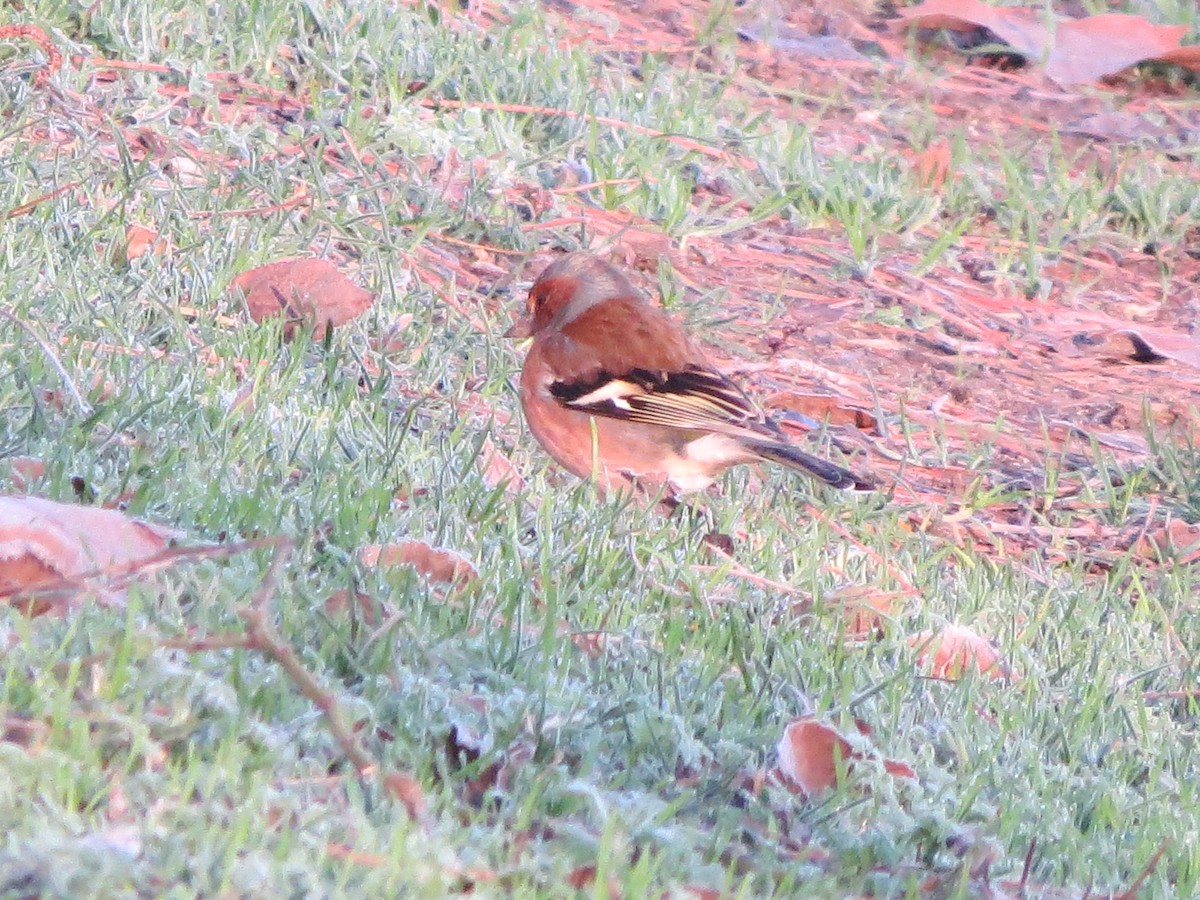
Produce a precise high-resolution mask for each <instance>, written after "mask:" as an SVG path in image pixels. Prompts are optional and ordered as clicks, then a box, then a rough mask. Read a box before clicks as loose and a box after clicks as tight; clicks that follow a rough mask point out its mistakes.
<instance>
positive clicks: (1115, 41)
mask: <svg viewBox="0 0 1200 900" xmlns="http://www.w3.org/2000/svg"><path fill="white" fill-rule="evenodd" d="M899 16H900V18H901V19H902V20H904V21H905V22H906V23H909V24H912V25H916V26H918V27H922V28H944V29H948V30H952V31H967V30H971V29H972V28H973V27H981V28H986V29H987V30H988V31H990V32H992V33H993V34H994V35H996V37H997V38H999V39H1000V40H1001V41H1003V42H1004V43H1006V44H1008V45H1009V46H1010V47H1012V48H1013V50H1015V51H1016V52H1017V53H1019V54H1021V55H1022V56H1024V57H1026V58H1027V59H1028V60H1029V61H1030V62H1032V63H1034V64H1040V65H1043V66H1044V71H1045V73H1046V75H1047V77H1049V78H1050V79H1052V80H1053V81H1055V82H1057V83H1058V84H1062V85H1070V84H1085V83H1088V82H1094V81H1098V80H1099V79H1101V78H1105V77H1107V76H1110V75H1115V74H1116V73H1118V72H1120V71H1122V70H1123V69H1127V68H1129V67H1130V66H1132V65H1136V64H1137V63H1140V62H1145V61H1147V60H1154V59H1159V60H1166V61H1168V62H1175V63H1177V64H1179V65H1185V66H1191V65H1194V64H1195V61H1196V60H1197V59H1200V52H1197V53H1192V52H1188V51H1190V49H1191V48H1183V47H1180V45H1179V42H1180V40H1181V39H1182V38H1183V36H1184V35H1185V34H1186V33H1187V30H1188V29H1187V26H1186V25H1155V24H1153V23H1152V22H1150V21H1148V20H1147V19H1145V18H1143V17H1142V16H1132V15H1124V14H1118V13H1105V14H1102V15H1097V16H1087V17H1085V18H1082V19H1060V18H1056V17H1053V16H1050V15H1047V14H1045V13H1044V12H1043V11H1042V10H1041V9H1035V8H1027V7H1003V6H988V5H987V4H986V3H983V2H981V0H925V2H924V3H921V4H919V5H917V6H914V7H912V8H910V9H904V10H900V11H899Z"/></svg>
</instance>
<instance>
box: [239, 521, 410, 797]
mask: <svg viewBox="0 0 1200 900" xmlns="http://www.w3.org/2000/svg"><path fill="white" fill-rule="evenodd" d="M291 550H292V544H291V542H290V541H281V542H280V544H279V545H278V546H277V548H276V550H275V556H274V558H273V559H272V560H271V565H270V567H269V568H268V569H267V574H266V575H265V576H263V580H262V583H261V584H260V585H259V587H258V590H256V591H255V592H254V596H253V597H251V598H250V602H249V603H248V604H247V605H246V606H243V607H241V608H240V609H238V610H237V614H238V616H239V617H240V618H241V619H242V621H243V622H245V623H246V636H247V639H248V645H249V647H250V648H251V649H254V650H258V651H260V652H262V653H264V654H266V655H267V656H268V657H270V658H271V659H273V660H274V661H275V662H276V663H278V664H279V667H280V668H281V669H283V671H284V672H285V673H286V674H287V676H288V677H289V678H290V679H291V680H292V681H293V682H294V683H295V685H296V686H297V687H298V688H299V689H300V693H301V694H303V695H304V696H305V697H307V698H308V699H309V700H310V701H312V703H313V705H314V706H316V707H317V709H319V710H320V711H321V714H322V715H323V716H324V717H325V721H326V723H328V726H329V731H330V733H331V734H332V735H333V738H334V740H335V741H336V742H337V744H338V746H339V747H341V749H342V753H343V754H345V756H346V758H347V759H348V760H350V762H351V764H353V766H354V768H355V769H357V770H358V774H359V775H360V776H362V777H364V778H365V777H373V778H378V780H379V782H380V784H381V785H382V786H383V787H384V789H385V790H386V791H387V792H388V793H390V794H391V795H392V796H393V797H395V798H396V799H397V800H399V801H400V802H401V803H403V804H404V807H405V809H406V810H407V811H408V814H409V816H410V817H412V818H413V819H416V820H420V819H421V818H422V817H423V816H424V813H425V801H424V797H423V795H422V794H421V791H420V786H419V784H418V782H417V781H416V779H415V778H413V777H412V776H410V775H407V774H404V773H401V772H388V773H384V772H382V771H381V770H380V768H379V765H378V764H377V763H376V761H375V760H374V759H372V757H371V755H370V754H369V753H368V752H367V751H366V749H364V747H363V746H362V744H361V743H360V742H359V740H358V736H357V735H356V734H355V733H354V729H353V728H352V727H351V726H350V725H349V724H348V723H347V721H346V718H345V716H344V715H343V714H342V708H341V706H340V704H339V703H338V700H337V697H336V696H335V695H334V694H333V692H332V691H329V690H326V689H325V687H323V686H322V685H321V683H320V681H318V680H317V677H316V676H315V675H313V673H312V672H310V671H308V669H306V668H305V667H304V665H303V663H301V662H300V659H299V657H298V656H297V655H296V651H295V650H293V649H292V646H291V645H290V644H289V643H287V641H285V640H284V639H283V637H282V636H280V634H279V633H278V632H277V631H276V630H275V626H274V625H273V624H272V622H271V616H270V607H271V601H272V600H273V599H274V596H275V590H276V587H277V586H278V581H279V573H280V571H281V570H282V568H283V563H284V561H286V559H287V558H288V556H289V555H290V554H291Z"/></svg>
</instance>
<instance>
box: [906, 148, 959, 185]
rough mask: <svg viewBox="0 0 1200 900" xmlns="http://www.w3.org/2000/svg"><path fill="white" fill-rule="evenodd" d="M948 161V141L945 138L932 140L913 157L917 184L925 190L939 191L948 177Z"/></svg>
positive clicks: (949, 154)
mask: <svg viewBox="0 0 1200 900" xmlns="http://www.w3.org/2000/svg"><path fill="white" fill-rule="evenodd" d="M950 163H951V153H950V142H949V141H948V140H946V139H945V138H942V139H941V140H937V141H934V142H933V143H932V144H930V145H929V146H928V147H926V148H925V149H924V150H922V151H921V152H920V153H918V154H917V155H916V157H915V158H914V159H913V163H912V168H913V175H914V176H915V177H916V180H917V184H918V185H919V186H921V187H923V188H925V189H927V190H934V191H940V190H941V189H942V187H943V186H945V184H946V179H947V178H949V177H950Z"/></svg>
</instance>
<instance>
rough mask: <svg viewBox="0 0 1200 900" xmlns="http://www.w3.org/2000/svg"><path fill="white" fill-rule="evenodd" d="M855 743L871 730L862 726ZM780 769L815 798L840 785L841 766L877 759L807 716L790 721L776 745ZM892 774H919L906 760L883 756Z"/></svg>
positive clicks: (865, 736) (909, 775)
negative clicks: (839, 768) (839, 771)
mask: <svg viewBox="0 0 1200 900" xmlns="http://www.w3.org/2000/svg"><path fill="white" fill-rule="evenodd" d="M859 731H860V732H863V733H862V734H860V735H859V736H858V737H857V739H856V742H857V743H859V744H860V745H861V744H862V743H863V742H864V740H865V739H866V738H867V737H869V729H867V728H865V726H860V727H859ZM776 752H777V753H778V754H779V771H780V772H781V773H782V774H783V776H784V778H786V779H787V781H788V782H789V783H790V784H791V785H792V786H793V787H795V788H798V789H799V791H800V792H801V793H803V794H804V795H805V796H808V797H812V796H815V795H817V794H819V793H821V792H822V791H826V790H829V789H830V788H832V787H836V786H837V778H838V767H839V765H845V764H848V763H850V762H852V761H854V760H862V759H868V758H871V759H878V758H879V757H878V755H877V754H876V753H875V752H874V751H864V750H856V749H855V747H854V744H852V743H851V741H850V740H849V739H848V738H846V737H845V736H844V735H843V734H842V733H841V732H840V731H838V730H837V729H836V728H834V727H833V726H832V725H826V724H825V723H824V722H818V721H817V720H816V719H814V718H813V717H812V716H805V717H803V718H800V719H796V720H795V721H793V722H791V723H789V724H788V726H787V727H786V728H784V730H783V737H782V738H780V740H779V744H778V745H777V747H776ZM881 762H882V763H883V767H884V769H885V771H887V772H888V773H889V774H891V775H894V776H897V777H900V778H910V779H913V780H916V778H917V773H916V772H915V771H914V770H913V768H912V767H911V766H909V765H908V764H907V763H903V762H900V761H899V760H894V759H881Z"/></svg>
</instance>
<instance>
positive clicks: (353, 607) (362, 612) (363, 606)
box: [325, 588, 383, 625]
mask: <svg viewBox="0 0 1200 900" xmlns="http://www.w3.org/2000/svg"><path fill="white" fill-rule="evenodd" d="M325 614H326V615H327V616H329V618H331V619H341V618H348V617H350V616H357V617H358V618H359V619H361V620H362V621H363V622H365V623H366V624H368V625H378V624H379V623H380V622H382V621H383V607H382V605H381V604H380V602H379V601H378V600H376V599H375V598H374V597H372V596H371V595H370V594H364V593H363V592H362V591H351V590H349V589H347V588H342V589H341V590H340V591H334V592H333V593H332V594H330V595H329V596H328V597H326V598H325Z"/></svg>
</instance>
